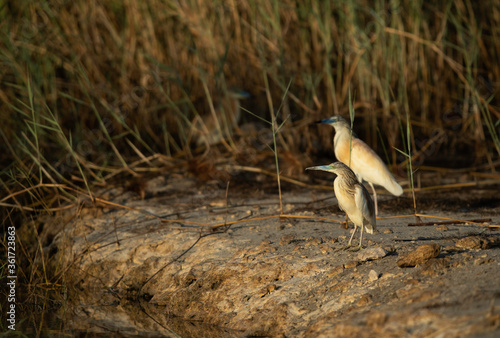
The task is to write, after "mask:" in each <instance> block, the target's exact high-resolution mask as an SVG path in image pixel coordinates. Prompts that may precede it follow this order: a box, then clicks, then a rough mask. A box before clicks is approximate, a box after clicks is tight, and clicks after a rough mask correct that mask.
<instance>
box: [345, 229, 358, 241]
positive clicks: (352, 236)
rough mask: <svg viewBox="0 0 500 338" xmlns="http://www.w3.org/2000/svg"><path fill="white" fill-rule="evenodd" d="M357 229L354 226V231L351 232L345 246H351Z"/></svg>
mask: <svg viewBox="0 0 500 338" xmlns="http://www.w3.org/2000/svg"><path fill="white" fill-rule="evenodd" d="M357 229H358V227H357V226H356V225H354V231H353V232H352V235H351V239H350V240H349V243H347V246H351V242H352V239H353V238H354V234H355V233H356V230H357Z"/></svg>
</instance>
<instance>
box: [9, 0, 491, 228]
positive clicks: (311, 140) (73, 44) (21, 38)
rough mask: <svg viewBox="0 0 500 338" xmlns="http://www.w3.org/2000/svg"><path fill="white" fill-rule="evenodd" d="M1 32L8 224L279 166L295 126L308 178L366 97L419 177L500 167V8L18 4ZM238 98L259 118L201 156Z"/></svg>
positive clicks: (393, 154) (374, 138) (386, 139)
mask: <svg viewBox="0 0 500 338" xmlns="http://www.w3.org/2000/svg"><path fill="white" fill-rule="evenodd" d="M0 28H1V39H0V44H1V45H0V65H1V68H0V69H1V71H0V83H1V86H0V112H1V114H0V144H1V147H2V148H1V151H0V164H1V176H0V183H1V186H2V187H1V191H2V197H1V201H0V203H1V204H0V207H1V208H2V210H3V211H2V213H1V216H2V223H3V225H4V226H5V225H7V224H12V223H16V224H20V223H22V222H23V220H25V219H29V218H30V217H34V216H36V215H38V213H40V212H46V211H48V212H52V211H57V210H60V209H62V208H65V207H67V206H71V205H75V204H76V203H78V198H80V197H82V194H87V195H92V194H93V193H94V192H95V190H96V189H97V188H98V187H100V186H103V185H105V184H125V182H128V181H130V180H133V179H137V178H140V177H144V176H145V175H146V174H147V173H149V172H153V174H155V173H156V174H160V173H162V172H165V171H168V170H170V169H171V168H176V170H179V169H183V168H184V169H183V170H184V171H185V172H186V174H189V172H191V174H199V170H198V171H197V164H199V163H204V162H203V161H211V162H212V163H218V162H217V161H224V160H225V161H227V159H231V161H233V162H232V163H237V164H239V165H245V166H254V167H262V168H264V169H267V170H273V169H272V168H270V167H269V166H268V165H269V164H270V165H274V162H273V161H267V162H266V161H265V159H268V158H271V159H272V157H273V153H272V151H271V150H270V148H268V147H267V146H266V144H268V143H270V145H271V148H272V147H273V146H272V138H269V137H267V136H269V135H267V136H266V134H262V130H269V132H270V131H271V127H270V125H269V124H266V123H265V122H263V120H267V121H275V122H276V123H275V126H278V125H281V124H282V127H281V128H280V130H279V132H278V133H277V135H276V136H277V138H276V149H277V154H278V156H279V160H280V165H281V164H282V166H283V173H284V174H285V175H289V176H292V177H296V176H297V175H300V174H301V173H303V169H304V168H305V167H306V166H308V165H312V164H325V163H323V161H322V160H321V162H320V159H324V158H330V159H332V161H333V151H332V138H331V137H332V129H331V128H330V127H326V126H318V125H316V124H315V123H314V121H316V120H318V119H321V118H326V117H329V116H331V115H334V114H340V115H343V116H344V117H346V118H348V116H349V108H348V107H349V95H351V100H352V103H353V107H354V108H355V112H356V117H355V123H354V129H355V131H356V132H357V134H358V135H359V136H360V137H361V138H362V139H363V140H365V141H366V142H367V143H368V144H369V145H371V146H372V147H373V148H374V149H376V151H377V152H378V153H379V154H380V155H381V156H382V157H383V158H384V159H385V160H386V161H387V162H388V163H391V164H392V168H393V169H396V170H397V172H398V173H399V176H401V175H406V164H407V161H406V158H405V156H404V155H402V154H401V153H400V152H398V151H397V150H396V149H400V150H402V151H403V152H406V153H408V152H410V155H411V159H412V161H413V165H414V166H415V167H418V166H423V165H427V166H431V165H432V166H438V167H448V168H450V167H451V168H458V167H460V168H473V167H475V168H477V169H475V170H483V171H488V172H495V171H496V169H497V168H498V166H499V162H498V156H499V154H500V142H499V140H498V134H499V133H500V131H499V130H500V129H499V127H500V125H499V122H498V121H499V118H500V113H499V108H498V107H499V101H498V91H499V83H498V79H499V78H500V77H499V75H500V65H499V62H498V60H499V59H500V41H499V39H500V2H499V1H472V0H458V1H438V2H429V1H413V0H402V1H381V0H378V1H363V0H360V1H351V0H348V1H347V0H346V1H316V0H310V1H308V0H305V1H268V0H265V1H263V0H262V1H261V0H255V1H237V0H227V1H202V0H187V1H170V0H164V1H161V0H150V1H134V0H125V1H64V0H54V1H29V0H25V1H1V2H0ZM231 88H238V89H242V90H244V91H246V92H248V93H250V94H251V97H250V98H248V99H246V100H241V102H240V103H241V105H242V106H243V107H244V108H245V109H246V110H248V111H249V112H251V113H249V112H247V111H242V118H241V121H240V126H241V129H240V130H239V131H237V132H235V133H234V135H233V136H232V138H231V139H230V140H227V141H226V142H223V143H221V144H218V145H213V146H211V147H210V148H209V149H207V148H206V147H205V146H204V145H202V146H197V145H196V144H195V143H194V142H193V141H192V132H193V124H192V121H193V119H194V118H195V117H196V116H198V115H200V116H202V117H204V116H207V114H210V112H211V109H212V108H213V107H217V106H218V105H219V104H220V102H223V101H224V100H228V99H229V97H230V95H229V91H230V89H231ZM258 117H260V118H261V119H263V120H261V119H259V118H258ZM243 125H246V126H247V127H246V128H243ZM248 126H251V127H252V128H249V127H248ZM409 145H410V147H409ZM193 163H194V164H193ZM214 165H215V164H214ZM398 169H399V170H398ZM83 196H84V195H83Z"/></svg>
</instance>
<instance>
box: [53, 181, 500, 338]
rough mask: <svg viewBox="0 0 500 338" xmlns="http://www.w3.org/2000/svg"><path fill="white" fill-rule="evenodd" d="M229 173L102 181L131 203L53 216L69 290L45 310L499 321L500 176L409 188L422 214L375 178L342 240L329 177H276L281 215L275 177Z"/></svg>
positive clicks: (229, 320)
mask: <svg viewBox="0 0 500 338" xmlns="http://www.w3.org/2000/svg"><path fill="white" fill-rule="evenodd" d="M238 175H240V176H238ZM233 177H235V179H234V182H233V183H232V184H231V185H230V186H229V188H228V189H226V188H227V187H226V186H225V185H223V184H220V182H218V181H213V182H203V183H201V182H198V181H196V180H195V179H193V178H186V177H183V176H180V175H165V176H160V177H156V178H154V179H152V180H151V181H148V183H147V185H146V188H145V194H144V196H145V199H141V198H140V197H139V195H137V194H136V193H134V192H132V191H127V190H121V189H117V188H113V189H109V190H106V191H103V192H102V193H101V194H100V197H101V198H103V199H105V200H108V201H112V202H114V203H118V204H121V205H125V206H127V207H128V208H130V209H124V208H121V207H113V206H111V205H109V204H108V205H103V204H100V207H98V208H96V207H90V208H82V209H81V210H80V211H79V213H78V214H77V215H76V217H75V212H74V211H73V214H72V215H69V214H68V215H67V216H61V217H60V218H59V221H58V224H59V227H58V228H57V230H56V227H51V228H50V229H51V230H50V232H52V234H50V233H47V231H46V233H45V234H44V236H45V237H44V238H45V239H46V242H45V250H46V251H47V252H48V253H49V255H50V256H51V262H53V263H52V264H53V266H52V268H56V269H58V271H61V270H65V271H66V272H65V282H66V285H67V286H68V304H67V306H65V307H64V309H61V310H60V311H58V312H57V313H56V315H57V316H58V317H59V318H61V319H63V322H64V330H65V331H67V330H69V331H72V332H82V331H85V332H88V330H89V329H88V328H89V327H90V328H91V329H90V332H95V333H111V332H115V333H116V332H120V333H121V334H124V335H166V336H172V337H174V336H182V337H210V336H213V337H224V336H226V337H234V336H273V337H280V336H287V337H332V336H336V337H343V336H356V337H364V336H373V335H374V334H375V335H379V336H382V335H383V336H384V337H405V336H406V337H408V336H411V337H437V336H439V337H455V336H457V337H458V336H460V337H463V336H474V337H477V336H481V337H495V336H499V335H500V279H499V276H500V236H499V232H498V229H499V228H498V224H499V223H500V196H499V195H498V189H499V185H496V186H495V185H487V186H483V187H481V186H477V187H473V188H461V189H460V190H446V189H440V190H433V191H429V192H424V191H420V192H417V211H418V212H419V213H422V214H424V215H428V216H429V217H425V216H421V217H420V219H416V217H415V216H407V215H410V214H413V213H414V210H413V200H412V198H411V194H410V193H408V192H406V193H405V194H404V196H402V197H398V198H396V197H393V196H390V195H387V194H386V192H384V191H383V190H379V209H380V215H379V216H380V218H379V219H378V220H377V231H376V233H375V234H373V235H369V234H368V235H365V238H364V247H365V248H364V249H363V250H361V251H358V252H354V251H345V250H338V249H339V248H341V247H342V246H344V245H345V244H346V243H347V241H348V239H349V236H350V231H351V229H352V224H349V229H344V228H343V227H342V224H341V223H342V221H343V220H344V214H343V213H341V212H340V210H339V209H338V207H337V205H336V200H335V198H334V193H333V190H332V189H313V188H311V187H297V186H296V185H292V184H289V183H286V182H283V196H282V201H283V213H284V214H286V215H287V216H285V217H278V215H280V203H279V199H278V190H277V186H276V182H275V181H273V180H272V179H267V178H265V177H261V176H259V175H257V174H248V173H239V174H238V173H233ZM238 178H239V179H238ZM331 179H333V177H331ZM250 182H258V185H257V184H253V183H250ZM318 182H319V181H318ZM321 183H324V184H325V185H326V184H328V183H327V181H324V182H323V181H321ZM139 211H140V212H139ZM148 213H149V214H148ZM153 215H156V216H153ZM431 216H432V217H431ZM434 216H437V217H445V218H451V219H459V220H478V221H477V222H476V223H458V222H448V223H441V224H435V225H432V224H430V223H431V222H432V221H437V222H444V221H446V220H444V219H438V218H433V217H434ZM210 225H212V226H210ZM214 225H215V226H214ZM495 225H497V226H495ZM47 228H48V227H47ZM358 238H359V237H356V239H355V240H357V239H358Z"/></svg>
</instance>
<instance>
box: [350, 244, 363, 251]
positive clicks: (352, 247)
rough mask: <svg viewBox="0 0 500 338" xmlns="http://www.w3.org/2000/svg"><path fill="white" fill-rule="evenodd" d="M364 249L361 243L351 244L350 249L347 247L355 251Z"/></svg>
mask: <svg viewBox="0 0 500 338" xmlns="http://www.w3.org/2000/svg"><path fill="white" fill-rule="evenodd" d="M362 249H363V247H362V246H361V244H360V245H352V246H350V247H349V249H347V250H349V251H353V252H356V251H360V250H362Z"/></svg>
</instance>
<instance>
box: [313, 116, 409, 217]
mask: <svg viewBox="0 0 500 338" xmlns="http://www.w3.org/2000/svg"><path fill="white" fill-rule="evenodd" d="M318 123H323V124H329V125H331V126H332V127H333V128H335V137H334V138H333V149H334V151H335V157H337V160H339V161H341V162H343V163H345V164H347V165H348V166H349V167H350V168H351V169H352V170H353V171H354V173H355V174H356V176H357V177H358V179H359V181H360V182H363V181H366V182H368V184H369V185H370V187H371V188H372V190H373V199H374V200H375V214H376V215H378V206H377V192H376V191H375V187H374V186H373V184H377V185H380V186H382V187H384V188H385V189H387V190H388V191H389V192H390V193H391V194H393V195H395V196H400V195H401V194H402V193H403V188H401V186H400V185H399V184H398V182H396V180H395V179H394V176H392V174H391V172H390V171H389V169H387V166H386V165H385V163H384V162H383V161H382V159H381V158H380V157H379V156H378V155H377V154H376V153H375V152H374V151H373V149H372V148H370V147H369V146H368V145H367V144H366V143H365V142H363V141H362V140H360V139H359V138H358V137H357V136H356V135H355V134H354V133H351V127H350V125H349V124H348V123H347V121H346V120H345V119H344V118H343V117H342V116H332V117H330V118H328V119H324V120H321V121H318ZM351 134H352V142H351ZM350 147H352V148H351V149H352V151H351V154H350V156H349V149H350ZM349 161H350V163H349Z"/></svg>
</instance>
